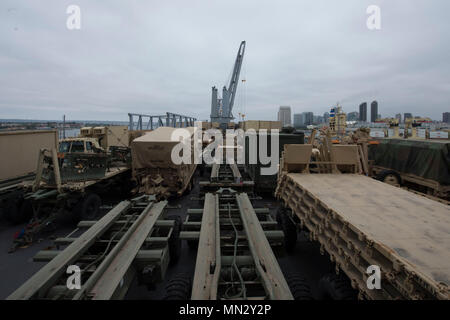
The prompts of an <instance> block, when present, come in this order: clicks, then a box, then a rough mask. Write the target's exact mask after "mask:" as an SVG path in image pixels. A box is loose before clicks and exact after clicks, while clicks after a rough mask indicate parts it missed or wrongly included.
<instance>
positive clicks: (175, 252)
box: [167, 215, 182, 265]
mask: <svg viewBox="0 0 450 320" xmlns="http://www.w3.org/2000/svg"><path fill="white" fill-rule="evenodd" d="M167 220H173V221H175V224H174V226H173V230H172V234H171V236H170V238H169V256H170V262H169V264H170V265H174V264H175V263H177V262H178V260H179V259H180V255H181V244H182V243H181V239H180V231H181V217H180V216H177V215H171V216H168V217H167Z"/></svg>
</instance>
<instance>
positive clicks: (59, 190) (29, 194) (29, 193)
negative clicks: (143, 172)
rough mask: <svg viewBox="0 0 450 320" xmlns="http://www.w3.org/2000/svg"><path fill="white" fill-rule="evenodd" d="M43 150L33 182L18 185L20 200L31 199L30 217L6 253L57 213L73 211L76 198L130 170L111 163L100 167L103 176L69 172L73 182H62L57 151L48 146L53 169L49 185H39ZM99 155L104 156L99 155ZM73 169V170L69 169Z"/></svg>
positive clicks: (52, 219) (103, 188) (26, 242)
mask: <svg viewBox="0 0 450 320" xmlns="http://www.w3.org/2000/svg"><path fill="white" fill-rule="evenodd" d="M45 152H47V150H44V149H42V150H40V153H39V160H38V166H37V171H36V176H35V179H34V181H27V182H28V183H24V184H23V185H22V192H23V201H31V209H30V210H32V213H31V214H32V218H31V220H30V221H29V223H28V224H27V225H26V227H25V228H24V231H23V235H21V236H20V237H18V238H16V239H14V241H13V244H12V246H11V248H10V249H9V252H14V251H15V250H16V249H17V248H18V247H20V246H21V245H23V244H28V243H32V242H33V238H34V236H35V235H36V234H38V233H39V232H41V231H42V230H43V229H45V228H46V227H47V226H48V225H49V224H51V223H52V222H53V221H54V220H55V219H56V217H58V216H59V215H60V214H63V213H67V212H71V211H73V209H74V208H75V206H76V205H77V204H78V203H79V202H80V201H83V199H84V198H85V196H87V195H88V194H92V193H94V194H96V191H98V190H102V191H104V190H106V188H108V187H109V186H111V185H113V184H114V183H117V181H119V180H122V179H123V178H124V176H125V175H127V174H129V173H130V172H131V169H130V168H129V167H127V166H115V167H109V168H103V169H105V173H104V175H100V176H101V177H100V178H97V179H91V180H83V179H84V176H83V174H82V173H80V174H78V176H79V178H78V180H79V181H78V180H77V177H75V175H76V174H73V173H69V176H72V180H73V181H70V179H69V180H68V181H65V180H64V182H62V178H61V172H60V165H59V162H58V158H57V152H56V150H55V149H52V150H51V151H50V152H51V157H50V158H51V160H49V162H50V164H51V165H52V167H51V170H53V171H52V172H51V173H52V176H53V184H51V185H45V184H42V180H43V175H44V172H45V168H44V159H45V158H46V157H47V156H46V155H45ZM84 156H87V155H84ZM89 156H92V155H89ZM94 156H95V155H94ZM100 156H102V158H104V157H103V155H100ZM47 158H49V157H47ZM80 170H81V169H80ZM47 171H49V170H47ZM73 172H75V171H74V170H73ZM47 174H48V172H47ZM97 193H98V192H97ZM43 208H46V209H50V212H48V213H45V214H42V210H43Z"/></svg>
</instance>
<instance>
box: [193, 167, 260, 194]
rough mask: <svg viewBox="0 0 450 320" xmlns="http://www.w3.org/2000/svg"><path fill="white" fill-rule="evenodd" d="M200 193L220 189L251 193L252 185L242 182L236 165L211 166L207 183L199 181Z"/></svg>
mask: <svg viewBox="0 0 450 320" xmlns="http://www.w3.org/2000/svg"><path fill="white" fill-rule="evenodd" d="M199 184H200V191H203V192H208V191H209V192H211V191H216V190H218V189H220V188H232V189H234V190H239V191H245V192H251V191H253V187H254V183H253V181H251V180H244V179H243V178H242V175H241V171H240V170H239V167H238V165H237V164H235V163H233V164H213V165H212V167H211V176H210V179H209V181H200V182H199Z"/></svg>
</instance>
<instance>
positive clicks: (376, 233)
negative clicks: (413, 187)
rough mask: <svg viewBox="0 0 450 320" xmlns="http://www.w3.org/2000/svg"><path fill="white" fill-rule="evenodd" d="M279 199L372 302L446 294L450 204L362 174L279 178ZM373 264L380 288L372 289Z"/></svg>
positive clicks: (449, 265) (449, 273)
mask: <svg viewBox="0 0 450 320" xmlns="http://www.w3.org/2000/svg"><path fill="white" fill-rule="evenodd" d="M276 196H277V198H279V199H281V200H282V202H283V205H284V206H285V207H287V208H289V209H290V212H289V211H288V214H289V215H290V216H291V218H292V220H294V221H297V222H298V223H299V225H300V226H301V227H304V228H306V230H308V231H309V233H310V239H311V240H314V241H318V242H319V243H320V245H321V251H322V252H325V251H326V252H327V253H328V254H329V256H330V259H331V260H332V261H333V262H335V263H336V272H337V273H339V271H340V270H342V271H343V272H344V273H345V274H346V275H347V276H348V277H349V278H350V280H351V282H352V287H353V288H355V289H357V290H359V293H360V295H359V296H360V298H368V299H449V298H450V293H449V287H448V285H449V283H450V208H449V207H448V206H446V205H444V204H442V203H439V202H436V201H433V200H430V199H428V198H425V197H422V196H418V195H416V194H414V193H411V192H408V191H406V190H403V189H400V188H396V187H394V186H391V185H388V184H385V183H382V182H380V181H377V180H374V179H371V178H369V177H366V176H363V175H358V174H331V173H325V174H309V173H287V172H285V173H284V174H281V175H280V178H279V181H278V186H277V190H276ZM370 265H376V266H379V267H380V269H381V289H379V290H378V289H372V290H371V289H369V288H368V286H367V279H368V277H369V274H368V273H367V272H366V270H367V268H368V267H369V266H370Z"/></svg>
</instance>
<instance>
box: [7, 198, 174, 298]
mask: <svg viewBox="0 0 450 320" xmlns="http://www.w3.org/2000/svg"><path fill="white" fill-rule="evenodd" d="M166 205H167V201H161V202H156V201H155V198H154V197H152V196H140V197H138V198H135V199H132V200H130V201H122V202H120V203H119V204H118V205H117V206H115V207H114V208H113V209H112V210H111V211H109V212H108V213H107V214H106V215H105V216H104V217H103V218H102V219H100V220H99V221H81V222H80V223H79V225H78V227H79V228H83V227H88V228H89V229H87V230H86V231H85V232H84V233H82V234H81V235H80V236H79V237H78V238H75V237H71V236H72V234H73V233H75V232H76V231H77V230H78V229H76V230H75V231H74V232H72V233H71V234H70V235H68V236H67V237H65V238H59V239H56V240H55V243H56V244H57V245H58V247H59V246H64V245H67V247H65V249H64V250H62V251H61V250H44V251H40V252H39V253H38V254H37V255H36V256H35V257H34V260H35V261H49V262H48V263H47V264H46V265H45V266H44V267H43V268H42V269H40V270H39V271H38V272H37V273H36V274H35V275H34V276H32V277H31V278H30V279H29V280H28V281H26V282H25V283H24V284H23V285H22V286H21V287H20V288H18V289H17V290H16V291H14V292H13V293H12V294H11V295H10V296H9V297H8V299H9V300H18V299H21V300H23V299H73V300H84V299H91V300H108V299H122V298H123V297H124V296H125V294H126V292H127V291H128V288H129V286H130V285H131V282H132V281H133V279H134V278H135V277H136V276H138V279H139V282H140V283H141V284H145V285H147V286H149V285H151V284H153V283H154V282H156V281H160V280H161V279H163V278H164V276H165V273H166V269H167V266H168V264H169V260H170V256H171V254H170V252H169V246H170V245H169V243H170V242H171V241H180V240H179V238H178V234H176V233H174V225H175V221H174V220H164V218H165V209H166ZM71 265H75V266H78V267H79V268H80V269H81V279H82V280H81V281H82V283H81V288H79V289H68V287H67V285H66V284H67V282H68V276H69V275H70V274H67V273H66V270H67V268H68V266H71Z"/></svg>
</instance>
